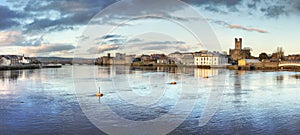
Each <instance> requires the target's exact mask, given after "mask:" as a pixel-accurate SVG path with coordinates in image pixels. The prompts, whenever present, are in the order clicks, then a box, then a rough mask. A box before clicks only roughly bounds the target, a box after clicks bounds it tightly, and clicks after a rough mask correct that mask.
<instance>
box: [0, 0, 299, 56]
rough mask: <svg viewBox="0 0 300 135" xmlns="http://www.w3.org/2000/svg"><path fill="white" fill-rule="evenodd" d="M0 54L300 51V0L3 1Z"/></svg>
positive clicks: (256, 53)
mask: <svg viewBox="0 0 300 135" xmlns="http://www.w3.org/2000/svg"><path fill="white" fill-rule="evenodd" d="M0 17H1V19H0V54H15V55H22V54H25V56H32V57H33V56H58V57H74V56H75V57H89V58H94V57H99V56H103V55H106V54H107V53H112V54H114V53H116V52H121V53H126V54H147V53H166V54H168V53H172V52H176V51H180V52H195V51H200V50H210V51H227V52H228V50H229V48H234V38H243V47H250V48H252V54H253V55H254V56H258V55H259V54H260V53H261V52H266V53H268V54H271V53H273V52H274V51H275V50H276V48H277V47H283V49H284V51H285V54H300V47H299V43H300V38H299V35H300V31H299V28H300V26H299V23H300V1H299V0H284V1H283V0H182V1H179V0H163V1H162V0H123V1H117V0H0Z"/></svg>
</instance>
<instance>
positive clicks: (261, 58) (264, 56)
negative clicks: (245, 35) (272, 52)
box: [259, 52, 270, 61]
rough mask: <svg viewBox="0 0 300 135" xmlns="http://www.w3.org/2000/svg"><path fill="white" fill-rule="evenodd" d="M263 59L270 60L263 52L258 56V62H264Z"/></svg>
mask: <svg viewBox="0 0 300 135" xmlns="http://www.w3.org/2000/svg"><path fill="white" fill-rule="evenodd" d="M265 59H270V57H269V56H268V54H267V53H265V52H263V53H261V54H259V60H260V61H262V60H265Z"/></svg>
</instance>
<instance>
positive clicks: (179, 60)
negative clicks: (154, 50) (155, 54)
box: [168, 52, 183, 64]
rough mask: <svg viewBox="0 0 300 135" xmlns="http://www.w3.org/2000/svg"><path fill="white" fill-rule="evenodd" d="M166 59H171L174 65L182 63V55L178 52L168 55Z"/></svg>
mask: <svg viewBox="0 0 300 135" xmlns="http://www.w3.org/2000/svg"><path fill="white" fill-rule="evenodd" d="M168 57H169V58H170V59H172V60H173V61H174V62H175V64H182V63H183V62H182V53H180V52H174V53H170V54H169V55H168Z"/></svg>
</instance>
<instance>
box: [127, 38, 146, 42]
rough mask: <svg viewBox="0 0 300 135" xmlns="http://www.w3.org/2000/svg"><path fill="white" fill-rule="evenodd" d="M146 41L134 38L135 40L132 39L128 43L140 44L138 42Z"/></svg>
mask: <svg viewBox="0 0 300 135" xmlns="http://www.w3.org/2000/svg"><path fill="white" fill-rule="evenodd" d="M142 41H144V40H143V39H140V38H134V39H130V40H128V41H127V43H138V42H142Z"/></svg>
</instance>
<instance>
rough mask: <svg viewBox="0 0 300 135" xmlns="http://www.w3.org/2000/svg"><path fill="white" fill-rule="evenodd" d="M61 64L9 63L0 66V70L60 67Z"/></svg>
mask: <svg viewBox="0 0 300 135" xmlns="http://www.w3.org/2000/svg"><path fill="white" fill-rule="evenodd" d="M61 67H62V65H61V64H47V65H39V64H33V65H10V66H0V70H22V69H41V68H61Z"/></svg>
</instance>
